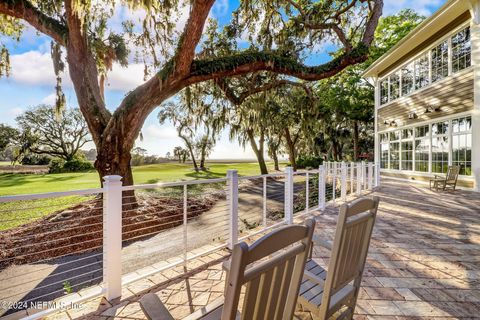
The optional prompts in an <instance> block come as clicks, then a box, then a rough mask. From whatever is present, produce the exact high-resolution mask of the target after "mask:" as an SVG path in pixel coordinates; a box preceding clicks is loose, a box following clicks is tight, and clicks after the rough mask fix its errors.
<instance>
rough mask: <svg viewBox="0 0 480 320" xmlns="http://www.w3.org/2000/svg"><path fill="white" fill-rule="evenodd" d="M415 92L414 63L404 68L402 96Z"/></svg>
mask: <svg viewBox="0 0 480 320" xmlns="http://www.w3.org/2000/svg"><path fill="white" fill-rule="evenodd" d="M412 91H413V62H412V63H409V64H408V65H406V66H405V67H403V68H402V95H407V94H409V93H410V92H412Z"/></svg>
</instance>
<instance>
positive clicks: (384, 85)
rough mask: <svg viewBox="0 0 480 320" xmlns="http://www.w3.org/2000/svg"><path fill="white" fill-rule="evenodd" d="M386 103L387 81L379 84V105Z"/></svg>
mask: <svg viewBox="0 0 480 320" xmlns="http://www.w3.org/2000/svg"><path fill="white" fill-rule="evenodd" d="M387 102H388V79H385V80H383V81H382V82H380V103H381V104H385V103H387Z"/></svg>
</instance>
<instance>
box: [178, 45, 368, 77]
mask: <svg viewBox="0 0 480 320" xmlns="http://www.w3.org/2000/svg"><path fill="white" fill-rule="evenodd" d="M367 57H368V46H366V45H364V44H363V43H361V44H359V45H358V46H357V47H356V48H354V49H352V51H350V52H346V53H344V54H342V55H341V56H339V57H337V58H335V59H333V60H331V61H329V62H327V63H324V64H322V65H319V66H305V65H304V64H302V63H300V62H298V61H296V60H294V59H292V58H288V57H285V56H282V55H281V54H279V53H277V52H242V53H238V54H235V55H231V56H226V57H218V58H211V59H204V60H194V61H193V63H192V68H191V69H192V71H191V73H190V77H189V78H188V79H187V82H188V84H193V83H196V82H201V81H206V80H211V79H217V78H222V77H233V76H239V75H244V74H247V73H251V72H255V71H271V72H274V73H278V74H284V75H288V76H292V77H295V78H298V79H303V80H307V81H315V80H321V79H325V78H328V77H331V76H333V75H335V74H337V73H338V72H340V71H342V70H343V69H345V68H346V67H348V66H350V65H352V64H355V63H360V62H363V61H365V60H366V59H367Z"/></svg>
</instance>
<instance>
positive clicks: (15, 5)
mask: <svg viewBox="0 0 480 320" xmlns="http://www.w3.org/2000/svg"><path fill="white" fill-rule="evenodd" d="M0 13H3V14H5V15H7V16H11V17H15V18H17V19H22V20H24V21H26V22H28V24H30V25H31V26H32V27H34V28H35V29H37V30H38V31H39V32H41V33H44V34H46V35H48V36H49V37H51V38H52V39H54V40H55V41H56V42H57V43H59V44H61V45H63V46H65V44H66V38H67V36H68V28H67V27H66V26H65V25H64V24H62V23H61V22H60V21H58V20H56V19H54V18H51V17H49V16H47V15H45V14H44V13H42V12H41V11H40V10H38V9H37V8H35V7H34V6H33V5H32V4H31V3H30V1H27V0H17V1H8V0H0Z"/></svg>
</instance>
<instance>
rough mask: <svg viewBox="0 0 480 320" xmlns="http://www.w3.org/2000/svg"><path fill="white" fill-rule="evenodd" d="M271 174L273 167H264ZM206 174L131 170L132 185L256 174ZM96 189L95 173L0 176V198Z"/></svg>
mask: <svg viewBox="0 0 480 320" xmlns="http://www.w3.org/2000/svg"><path fill="white" fill-rule="evenodd" d="M268 166H269V170H270V172H273V163H268ZM208 167H209V171H208V172H194V171H193V170H192V166H191V165H190V164H180V163H162V164H153V165H146V166H140V167H133V177H134V181H135V184H146V183H157V182H165V181H180V180H191V179H211V178H219V177H224V176H225V175H226V172H227V170H229V169H236V170H238V174H239V175H242V176H249V175H258V174H260V171H259V168H258V164H257V163H256V162H229V163H222V162H215V163H211V164H208ZM98 187H100V182H99V177H98V174H97V172H96V171H91V172H84V173H57V174H12V173H5V174H0V196H6V195H15V194H30V193H43V192H54V191H68V190H78V189H89V188H98Z"/></svg>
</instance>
